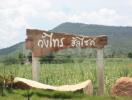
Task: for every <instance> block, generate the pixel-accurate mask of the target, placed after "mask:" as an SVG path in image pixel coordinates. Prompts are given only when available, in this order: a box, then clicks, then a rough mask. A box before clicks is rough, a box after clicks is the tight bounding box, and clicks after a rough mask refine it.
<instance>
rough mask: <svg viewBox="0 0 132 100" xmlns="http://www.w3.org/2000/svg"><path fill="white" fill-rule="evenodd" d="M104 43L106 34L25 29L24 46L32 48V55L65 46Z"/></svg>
mask: <svg viewBox="0 0 132 100" xmlns="http://www.w3.org/2000/svg"><path fill="white" fill-rule="evenodd" d="M106 44H107V37H106V36H81V35H79V36H77V35H75V34H68V33H55V32H48V31H42V30H35V29H27V39H26V48H27V49H30V50H32V53H33V56H34V57H40V56H43V55H47V54H48V53H50V52H54V51H58V50H61V49H65V48H77V47H79V48H104V46H105V45H106Z"/></svg>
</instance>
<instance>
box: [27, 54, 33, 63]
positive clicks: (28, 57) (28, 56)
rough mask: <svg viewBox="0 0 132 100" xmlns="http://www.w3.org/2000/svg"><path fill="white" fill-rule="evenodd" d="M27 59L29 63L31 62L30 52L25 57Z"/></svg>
mask: <svg viewBox="0 0 132 100" xmlns="http://www.w3.org/2000/svg"><path fill="white" fill-rule="evenodd" d="M27 59H28V61H29V62H30V63H31V62H32V53H31V52H29V54H28V55H27Z"/></svg>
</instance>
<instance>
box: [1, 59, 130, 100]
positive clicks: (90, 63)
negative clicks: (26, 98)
mask: <svg viewBox="0 0 132 100" xmlns="http://www.w3.org/2000/svg"><path fill="white" fill-rule="evenodd" d="M104 62H105V68H104V72H105V97H97V96H96V95H97V87H98V86H97V78H96V60H95V59H84V60H83V62H79V61H76V62H75V63H63V64H43V65H41V68H40V69H41V71H40V73H41V75H40V82H42V83H45V84H50V85H64V84H75V83H79V82H82V81H85V80H88V79H90V80H92V83H93V86H94V97H87V96H82V97H81V98H83V97H84V99H85V98H90V99H89V100H96V98H100V99H97V100H106V99H107V100H130V99H129V98H128V99H125V98H124V99H123V98H120V97H111V96H110V90H111V87H112V85H113V84H114V83H115V81H116V80H117V79H118V78H120V77H122V76H130V77H132V59H128V58H109V59H105V61H104ZM0 69H1V70H0V75H2V76H5V77H7V76H9V75H13V76H18V77H24V78H28V79H31V65H9V66H5V65H3V64H0ZM10 95H11V97H13V98H14V95H13V94H9V95H8V96H7V98H8V97H10ZM15 95H16V98H17V97H18V98H19V96H21V95H18V94H15ZM53 97H54V96H53ZM4 98H5V97H0V100H5V99H4ZM32 98H38V96H36V95H33V97H32ZM45 98H46V97H45ZM92 98H93V99H92ZM94 98H95V99H94ZM103 98H104V99H103ZM7 100H8V99H7ZM10 100H11V99H10ZM19 100H20V99H19ZM22 100H23V99H22ZM32 100H35V99H32ZM39 100H41V99H39ZM87 100H88V99H87Z"/></svg>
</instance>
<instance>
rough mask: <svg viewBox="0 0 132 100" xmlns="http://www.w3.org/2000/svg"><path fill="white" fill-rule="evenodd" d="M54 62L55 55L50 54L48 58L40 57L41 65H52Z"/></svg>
mask: <svg viewBox="0 0 132 100" xmlns="http://www.w3.org/2000/svg"><path fill="white" fill-rule="evenodd" d="M53 60H54V54H53V53H50V54H49V55H47V56H43V57H40V63H41V64H43V63H51V62H52V61H53Z"/></svg>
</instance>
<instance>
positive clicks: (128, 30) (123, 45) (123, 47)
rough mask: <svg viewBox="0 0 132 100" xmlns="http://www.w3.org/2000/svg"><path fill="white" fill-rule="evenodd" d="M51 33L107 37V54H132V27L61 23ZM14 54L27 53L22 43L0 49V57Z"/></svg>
mask: <svg viewBox="0 0 132 100" xmlns="http://www.w3.org/2000/svg"><path fill="white" fill-rule="evenodd" d="M49 31H51V32H66V33H73V34H77V35H78V34H79V35H88V36H93V35H94V36H95V35H97V36H98V35H107V36H108V46H107V47H106V49H107V51H109V52H108V53H110V54H112V53H116V54H120V53H122V54H124V55H127V53H129V52H132V27H131V26H105V25H96V24H83V23H71V22H65V23H62V24H60V25H58V26H56V27H55V28H53V29H52V30H49ZM13 52H14V53H15V52H24V53H25V52H27V50H26V49H25V46H24V42H21V43H18V44H16V45H13V46H11V47H8V48H4V49H0V56H4V55H11V54H12V53H13Z"/></svg>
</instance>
